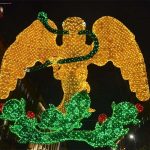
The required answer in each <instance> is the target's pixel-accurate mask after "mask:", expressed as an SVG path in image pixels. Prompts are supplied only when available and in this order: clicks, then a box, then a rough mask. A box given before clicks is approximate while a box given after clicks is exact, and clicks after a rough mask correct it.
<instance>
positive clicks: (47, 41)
mask: <svg viewBox="0 0 150 150" xmlns="http://www.w3.org/2000/svg"><path fill="white" fill-rule="evenodd" d="M48 24H49V26H51V27H52V28H54V29H57V27H56V25H55V24H54V22H52V21H51V20H49V19H48ZM62 26H63V29H64V30H67V31H69V34H64V35H63V44H62V45H61V46H58V45H57V44H56V37H57V35H56V34H53V33H51V32H49V31H48V30H47V29H46V28H45V27H44V25H43V24H42V23H41V22H40V21H39V20H35V21H34V22H33V23H32V24H31V25H30V26H29V27H27V28H26V29H25V30H23V31H22V32H21V33H20V34H19V35H18V36H17V38H16V41H15V42H14V43H13V44H12V45H10V47H9V48H8V49H7V50H6V52H5V54H4V57H3V59H2V65H1V71H0V98H1V99H6V98H7V97H8V96H9V93H10V91H13V90H14V89H15V87H16V83H17V80H18V79H22V78H24V76H25V74H26V71H25V70H26V69H27V68H29V67H32V66H34V64H35V63H36V62H37V61H39V62H41V63H44V62H45V61H46V60H53V62H54V63H53V64H52V65H51V66H52V67H53V71H54V76H55V78H56V79H58V80H61V83H62V88H63V92H64V97H63V100H62V102H61V104H60V105H59V109H62V110H63V108H64V103H65V102H67V101H69V99H70V97H71V96H72V95H73V94H74V93H76V92H79V91H81V90H87V91H88V92H90V86H89V84H88V83H87V81H86V79H87V75H88V70H87V66H88V65H89V64H95V65H98V66H103V65H105V64H106V63H107V62H108V61H112V62H113V64H114V65H115V66H116V67H119V68H120V70H121V74H122V76H123V78H124V79H125V80H129V85H130V89H131V91H132V92H135V93H136V96H137V98H138V99H139V100H141V101H145V100H148V99H149V97H150V93H149V86H148V80H147V73H146V67H145V63H144V58H143V56H142V53H141V51H140V48H139V46H138V44H137V43H136V41H135V37H134V35H133V34H132V33H131V32H130V31H129V30H128V28H127V27H125V25H123V24H122V23H121V22H120V21H118V20H117V19H115V18H113V17H110V16H104V17H102V18H99V19H98V20H97V21H96V22H95V23H94V24H93V29H92V32H93V33H94V34H95V35H96V37H97V38H98V41H99V43H100V47H99V50H98V52H97V53H96V54H95V55H94V56H93V57H92V58H90V59H88V60H86V61H81V62H72V63H68V64H57V63H55V62H57V60H58V59H60V58H62V59H65V58H70V57H78V56H82V55H86V54H88V53H89V52H90V51H91V49H92V48H93V44H92V45H87V44H85V40H86V35H78V34H77V33H78V32H79V31H80V30H85V27H86V24H85V22H84V21H83V20H82V19H81V18H79V17H69V18H67V19H66V20H65V21H64V22H63V24H62Z"/></svg>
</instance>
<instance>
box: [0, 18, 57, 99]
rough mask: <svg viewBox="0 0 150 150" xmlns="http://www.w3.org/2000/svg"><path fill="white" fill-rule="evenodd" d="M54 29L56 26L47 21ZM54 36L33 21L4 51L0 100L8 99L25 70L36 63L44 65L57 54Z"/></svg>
mask: <svg viewBox="0 0 150 150" xmlns="http://www.w3.org/2000/svg"><path fill="white" fill-rule="evenodd" d="M48 24H49V25H50V26H51V27H52V28H55V29H56V25H55V24H54V23H53V22H52V21H50V20H48ZM56 36H57V35H56V34H53V33H51V32H49V31H48V30H47V29H46V28H45V27H44V25H43V24H42V23H41V22H40V21H39V20H35V21H34V22H33V23H32V24H31V25H30V26H29V27H27V28H26V29H25V30H23V32H21V33H20V34H19V35H18V36H17V38H16V41H15V42H14V43H13V44H12V45H10V47H9V48H8V49H7V50H6V52H5V54H4V57H3V59H2V65H1V70H0V99H5V98H7V97H8V95H9V92H10V91H12V90H14V89H15V87H16V83H17V79H22V78H23V77H24V76H25V69H26V68H27V67H31V66H33V65H34V64H35V63H36V62H37V61H39V62H41V63H44V62H45V61H46V60H48V59H50V58H51V57H53V56H52V55H56V54H55V53H57V52H56V51H57V45H56Z"/></svg>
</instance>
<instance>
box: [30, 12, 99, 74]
mask: <svg viewBox="0 0 150 150" xmlns="http://www.w3.org/2000/svg"><path fill="white" fill-rule="evenodd" d="M37 19H38V20H40V21H41V22H42V23H43V25H44V26H45V28H46V29H47V30H48V31H49V32H52V33H54V34H69V32H68V31H66V30H57V29H53V28H52V27H50V26H49V24H48V16H47V14H46V13H45V12H43V11H42V12H39V13H38V17H37ZM78 34H79V35H83V34H85V35H87V36H89V37H90V38H91V39H92V40H93V43H94V47H93V50H91V52H90V53H89V54H87V55H85V56H79V57H72V58H66V59H60V60H58V61H57V63H58V64H66V63H73V62H79V61H85V60H88V59H90V58H92V57H93V56H94V55H95V54H96V53H97V52H98V49H99V42H98V39H97V37H96V35H95V34H94V33H93V32H91V31H89V30H81V31H79V32H78ZM52 64H53V63H52V62H51V61H50V60H47V61H46V62H45V63H44V64H42V65H39V66H36V67H31V68H28V69H27V72H33V71H38V70H41V69H43V68H46V67H47V66H49V65H52Z"/></svg>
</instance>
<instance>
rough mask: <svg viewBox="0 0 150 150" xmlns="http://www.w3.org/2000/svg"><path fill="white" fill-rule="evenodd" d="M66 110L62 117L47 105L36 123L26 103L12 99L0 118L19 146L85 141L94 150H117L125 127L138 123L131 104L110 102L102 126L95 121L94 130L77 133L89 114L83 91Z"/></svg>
mask: <svg viewBox="0 0 150 150" xmlns="http://www.w3.org/2000/svg"><path fill="white" fill-rule="evenodd" d="M65 107H66V113H65V114H63V113H61V112H60V111H58V110H57V108H56V107H55V106H54V105H49V108H48V109H46V110H45V111H44V112H43V113H42V114H41V120H40V122H38V121H37V119H36V118H32V119H31V118H28V117H27V116H26V113H25V100H23V99H21V101H19V100H16V99H11V100H9V101H7V102H6V103H5V105H4V108H3V111H2V114H1V116H0V118H2V119H5V120H10V121H14V122H15V123H14V125H11V126H10V131H11V132H12V133H14V134H16V135H17V136H18V137H19V139H20V140H19V142H20V143H28V142H30V143H38V144H53V143H58V142H63V141H67V140H77V141H84V142H87V143H88V144H89V145H91V146H93V147H106V146H109V147H112V148H117V144H116V143H117V141H118V140H119V139H120V138H121V137H123V136H124V135H125V134H127V133H128V131H129V129H128V128H126V127H125V126H126V125H129V124H133V125H135V124H138V123H139V122H140V121H139V119H137V114H138V111H137V109H136V107H135V106H134V105H133V104H131V103H129V102H121V103H119V104H115V103H114V102H113V104H112V109H113V114H112V116H111V117H109V118H107V120H106V121H105V122H104V123H102V124H100V123H98V122H97V123H96V125H95V129H93V130H90V131H88V130H79V128H80V127H81V126H82V124H81V120H82V119H83V118H88V117H89V116H90V115H91V113H90V112H89V111H88V110H89V108H90V97H89V95H88V94H87V92H86V91H82V92H80V93H76V94H75V95H73V96H72V98H71V100H70V102H69V103H68V104H66V105H65ZM74 129H76V130H74ZM77 129H78V130H77Z"/></svg>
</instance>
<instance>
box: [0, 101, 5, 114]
mask: <svg viewBox="0 0 150 150" xmlns="http://www.w3.org/2000/svg"><path fill="white" fill-rule="evenodd" d="M3 106H4V104H3V103H0V112H2V111H3Z"/></svg>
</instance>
